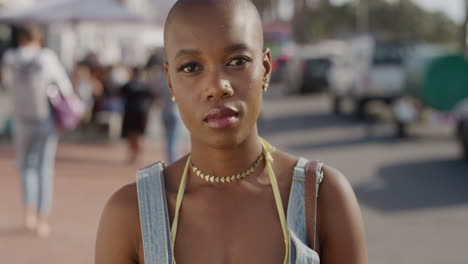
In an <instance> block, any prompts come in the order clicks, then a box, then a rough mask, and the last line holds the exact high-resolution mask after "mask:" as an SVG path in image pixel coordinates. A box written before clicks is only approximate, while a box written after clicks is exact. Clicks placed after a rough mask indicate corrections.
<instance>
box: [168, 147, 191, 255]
mask: <svg viewBox="0 0 468 264" xmlns="http://www.w3.org/2000/svg"><path fill="white" fill-rule="evenodd" d="M190 159H191V156H189V157H188V158H187V162H186V163H185V168H184V173H183V174H182V179H181V180H180V185H179V191H178V193H177V200H176V208H175V215H174V220H173V222H172V228H171V241H172V260H173V262H174V264H175V254H174V245H175V239H176V236H177V227H178V226H179V213H180V206H181V205H182V199H183V198H184V192H185V186H186V184H187V177H188V170H189V167H190Z"/></svg>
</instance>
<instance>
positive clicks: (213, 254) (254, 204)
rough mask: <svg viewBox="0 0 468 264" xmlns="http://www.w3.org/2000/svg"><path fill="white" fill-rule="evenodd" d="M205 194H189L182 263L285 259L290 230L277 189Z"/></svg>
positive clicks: (178, 252)
mask: <svg viewBox="0 0 468 264" xmlns="http://www.w3.org/2000/svg"><path fill="white" fill-rule="evenodd" d="M205 197H208V199H204V198H199V197H191V196H190V195H189V196H187V197H185V199H184V202H183V206H182V208H181V211H180V217H179V222H178V229H177V237H176V239H175V250H174V252H175V257H176V261H177V263H179V264H180V263H192V264H194V263H205V264H209V263H217V264H219V263H226V264H227V263H283V259H284V254H285V243H284V235H283V231H282V228H281V222H280V220H279V214H278V209H277V207H276V204H275V201H274V197H273V195H272V194H271V192H270V193H268V191H266V192H265V193H261V192H259V193H254V194H246V195H244V196H242V197H237V198H235V199H234V198H232V199H230V198H229V196H226V195H224V196H222V198H216V197H210V195H206V196H205ZM226 197H227V198H226ZM171 200H172V199H170V200H169V201H170V202H169V206H170V208H173V207H172V202H171ZM169 211H172V210H169ZM170 215H171V217H170V219H171V220H172V219H173V217H172V216H173V214H170Z"/></svg>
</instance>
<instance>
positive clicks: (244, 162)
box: [191, 133, 262, 177]
mask: <svg viewBox="0 0 468 264" xmlns="http://www.w3.org/2000/svg"><path fill="white" fill-rule="evenodd" d="M261 152H262V144H261V142H260V140H259V138H258V134H257V133H252V134H251V135H250V136H248V137H247V138H246V139H245V140H244V141H242V142H241V143H239V144H238V145H235V146H231V147H224V148H215V147H211V146H207V145H206V144H203V143H201V142H197V141H195V140H192V154H191V156H192V163H193V164H194V165H195V166H196V167H197V168H198V169H200V170H201V171H202V172H204V173H207V174H209V175H212V176H219V177H226V176H230V175H233V174H237V173H239V172H243V171H244V170H246V169H248V168H249V167H250V166H252V164H253V163H254V162H255V160H256V159H257V158H258V156H259V155H260V154H261Z"/></svg>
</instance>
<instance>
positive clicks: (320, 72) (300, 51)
mask: <svg viewBox="0 0 468 264" xmlns="http://www.w3.org/2000/svg"><path fill="white" fill-rule="evenodd" d="M331 66H332V59H331V58H330V56H329V54H328V53H327V52H325V50H324V48H323V47H322V44H321V45H313V46H305V47H296V48H295V50H294V54H293V56H292V57H291V59H290V60H289V62H288V64H287V67H286V71H285V74H286V76H285V77H284V80H285V82H284V93H285V94H294V93H299V94H304V93H311V92H320V91H324V90H325V89H327V88H328V74H329V71H330V68H331Z"/></svg>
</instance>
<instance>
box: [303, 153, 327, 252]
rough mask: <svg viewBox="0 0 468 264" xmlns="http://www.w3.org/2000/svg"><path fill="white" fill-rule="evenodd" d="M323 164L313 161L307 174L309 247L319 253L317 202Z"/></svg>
mask: <svg viewBox="0 0 468 264" xmlns="http://www.w3.org/2000/svg"><path fill="white" fill-rule="evenodd" d="M322 167H323V162H321V161H311V162H309V164H307V169H306V173H305V214H306V234H307V240H308V243H307V244H308V246H309V247H310V248H311V249H313V250H315V251H317V244H316V242H317V237H318V235H317V201H318V191H319V185H320V183H321V182H322V180H323V171H322Z"/></svg>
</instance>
